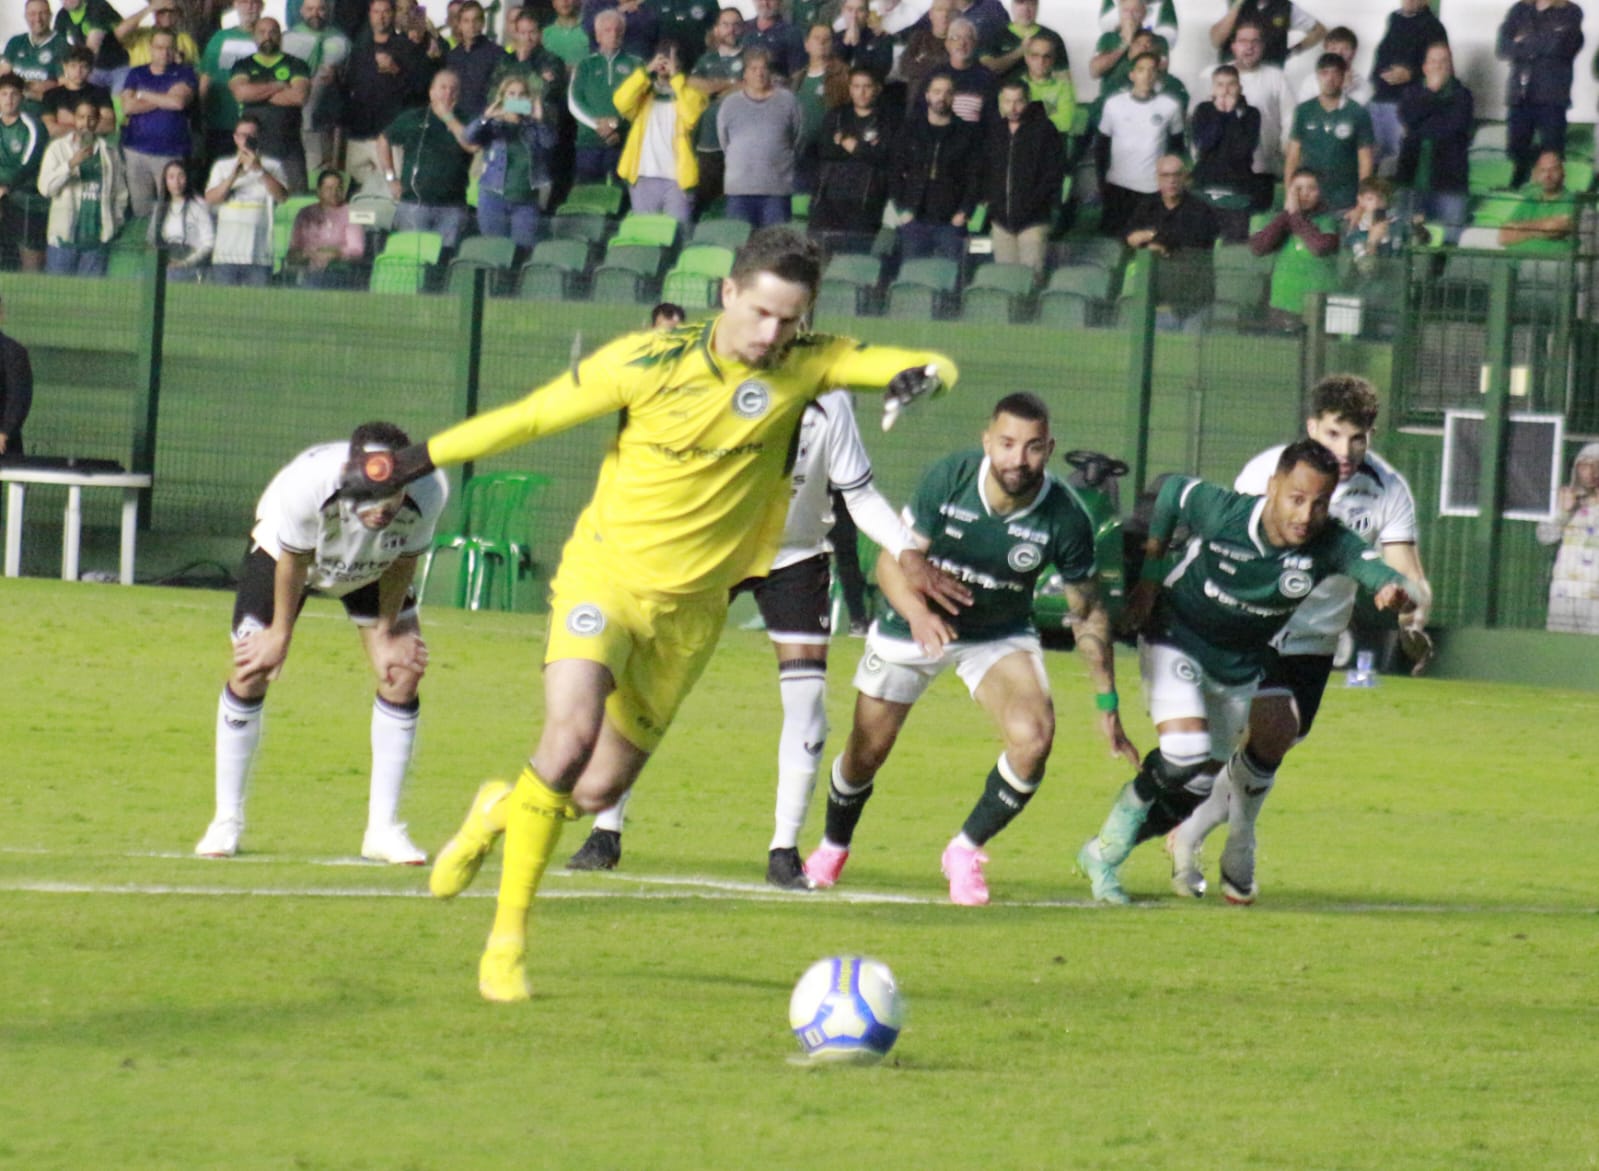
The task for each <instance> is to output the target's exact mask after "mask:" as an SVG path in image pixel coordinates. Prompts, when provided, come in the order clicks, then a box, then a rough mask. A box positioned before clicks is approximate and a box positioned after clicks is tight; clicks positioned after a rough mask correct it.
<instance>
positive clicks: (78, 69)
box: [40, 45, 117, 138]
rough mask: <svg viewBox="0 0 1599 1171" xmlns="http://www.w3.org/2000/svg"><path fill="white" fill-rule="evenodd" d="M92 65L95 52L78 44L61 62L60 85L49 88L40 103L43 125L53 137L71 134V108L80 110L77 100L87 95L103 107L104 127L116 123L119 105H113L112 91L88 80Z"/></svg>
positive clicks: (102, 121)
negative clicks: (117, 106)
mask: <svg viewBox="0 0 1599 1171" xmlns="http://www.w3.org/2000/svg"><path fill="white" fill-rule="evenodd" d="M93 68H94V53H93V52H92V51H91V50H90V49H88V48H87V47H85V46H82V45H79V46H77V47H76V48H73V49H70V50H68V52H67V56H66V60H64V61H63V62H62V63H61V84H60V85H58V86H55V87H54V88H53V89H49V90H46V91H45V95H44V101H43V102H41V103H40V107H41V109H42V111H43V117H44V128H45V129H46V130H48V131H49V132H50V137H51V138H60V137H61V136H62V135H63V134H71V133H72V130H73V119H72V111H73V110H75V109H77V107H78V103H79V102H80V101H82V100H83V99H84V98H88V99H89V100H90V101H92V102H94V103H95V104H96V105H98V106H99V107H100V125H101V126H115V125H116V124H117V112H116V108H115V107H114V106H113V105H112V104H111V91H110V90H108V89H106V87H105V86H103V85H95V84H94V82H92V81H90V80H89V75H90V72H91V71H92V70H93Z"/></svg>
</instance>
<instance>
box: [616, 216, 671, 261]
mask: <svg viewBox="0 0 1599 1171" xmlns="http://www.w3.org/2000/svg"><path fill="white" fill-rule="evenodd" d="M681 230H682V225H680V224H679V223H678V222H677V220H676V219H675V218H673V217H672V216H669V215H663V214H660V213H658V212H632V213H631V214H629V215H626V216H624V217H623V218H622V222H621V223H620V224H618V225H617V226H616V235H614V236H612V237H611V244H612V246H615V245H617V244H642V245H647V246H649V247H654V248H663V249H666V250H667V251H670V250H671V249H673V248H676V247H677V234H678V232H679V231H681Z"/></svg>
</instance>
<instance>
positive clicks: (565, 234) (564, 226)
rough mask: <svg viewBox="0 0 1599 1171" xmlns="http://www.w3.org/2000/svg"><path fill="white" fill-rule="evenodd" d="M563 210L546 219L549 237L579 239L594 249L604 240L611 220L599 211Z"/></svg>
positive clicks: (553, 238) (554, 238) (609, 228)
mask: <svg viewBox="0 0 1599 1171" xmlns="http://www.w3.org/2000/svg"><path fill="white" fill-rule="evenodd" d="M563 212H564V209H563ZM563 212H557V213H556V214H555V215H553V216H551V217H550V218H549V220H548V221H546V222H547V223H548V224H549V226H550V239H552V240H581V241H583V242H584V243H585V244H587V245H589V246H590V247H591V248H594V249H596V250H597V249H598V248H599V246H600V245H601V244H603V243H604V242H605V237H606V234H607V233H608V232H610V230H611V221H610V220H608V219H606V218H605V217H604V216H603V215H601V214H600V213H599V212H584V211H577V212H564V214H563Z"/></svg>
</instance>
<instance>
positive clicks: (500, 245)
mask: <svg viewBox="0 0 1599 1171" xmlns="http://www.w3.org/2000/svg"><path fill="white" fill-rule="evenodd" d="M455 259H456V260H465V261H469V262H471V263H473V264H481V265H483V267H485V268H510V267H511V265H512V264H513V263H514V262H515V261H516V241H515V240H512V239H511V238H510V237H509V236H468V237H467V238H466V239H464V240H462V241H461V246H460V247H459V248H457V249H456V250H455Z"/></svg>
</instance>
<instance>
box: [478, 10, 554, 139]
mask: <svg viewBox="0 0 1599 1171" xmlns="http://www.w3.org/2000/svg"><path fill="white" fill-rule="evenodd" d="M507 77H520V78H521V79H522V80H523V81H525V82H527V84H528V93H529V94H530V95H535V96H539V97H542V98H544V100H545V101H546V102H550V103H554V104H555V105H554V107H552V108H551V109H548V110H546V113H547V114H548V115H550V118H549V121H550V123H551V125H555V124H556V123H557V122H558V120H559V114H560V110H559V106H560V104H561V103H564V102H565V101H566V62H565V61H562V60H561V58H559V57H557V56H556V55H555V54H554V53H552V52H550V51H549V50H548V49H547V48H545V47H544V34H543V33H542V32H541V31H540V29H539V22H538V18H537V17H536V16H534V15H533V13H532V12H531V11H530V10H528V9H526V8H524V9H522V11H521V12H519V13H518V14H517V17H516V20H515V22H514V23H513V24H512V25H511V43H510V46H509V51H508V52H505V53H502V54H500V60H499V63H498V64H497V65H496V66H495V67H494V76H493V83H492V86H491V90H492V92H498V90H499V88H500V83H501V82H502V81H504V80H505V79H506V78H507Z"/></svg>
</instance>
